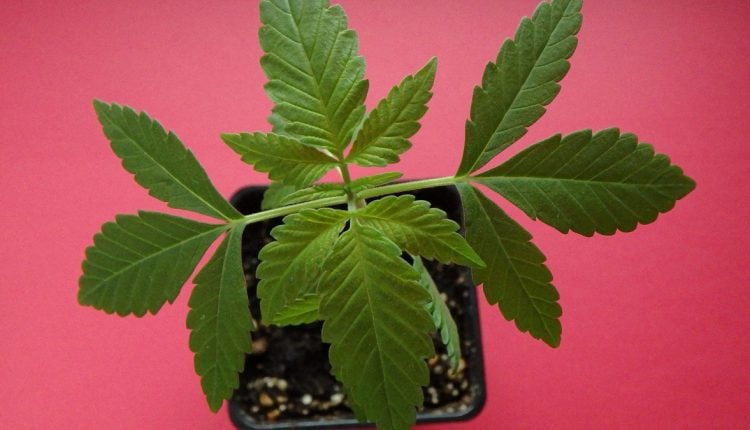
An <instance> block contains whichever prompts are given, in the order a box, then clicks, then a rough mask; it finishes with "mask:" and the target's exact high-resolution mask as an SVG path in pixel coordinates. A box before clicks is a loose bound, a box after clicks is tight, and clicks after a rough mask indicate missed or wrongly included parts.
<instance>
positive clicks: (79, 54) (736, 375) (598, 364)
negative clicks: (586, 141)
mask: <svg viewBox="0 0 750 430" xmlns="http://www.w3.org/2000/svg"><path fill="white" fill-rule="evenodd" d="M341 3H342V4H343V5H344V7H345V8H346V10H347V13H348V15H349V17H350V21H351V24H352V26H353V27H354V28H355V29H357V30H358V33H359V36H360V40H361V53H362V54H363V55H364V56H365V58H366V60H367V65H368V69H367V70H368V77H369V78H370V80H371V92H370V97H369V99H368V103H370V105H372V104H373V102H374V101H376V100H377V99H378V98H380V97H381V96H383V95H384V94H385V93H386V92H387V90H388V88H390V86H391V85H393V84H395V83H397V82H398V81H399V80H400V79H401V78H402V77H403V76H405V75H406V74H409V73H412V72H414V71H416V70H417V69H418V68H419V67H420V66H422V65H423V64H424V63H425V62H426V61H427V60H428V59H429V58H430V57H431V56H433V55H436V56H438V58H439V61H440V63H439V68H438V77H437V81H436V85H435V97H434V98H433V100H432V102H431V103H430V111H429V113H428V114H427V116H426V118H425V119H424V121H423V128H422V132H421V133H420V134H419V135H418V137H416V138H415V139H414V149H413V150H412V151H411V152H409V153H408V154H407V155H406V156H404V163H403V165H402V167H403V170H404V171H405V172H407V177H412V178H418V177H426V176H442V175H449V174H452V173H453V172H454V171H455V169H456V167H457V165H458V161H459V158H460V154H461V145H462V142H463V125H464V120H465V118H466V116H467V113H468V109H469V101H470V96H471V90H472V86H473V85H474V84H475V83H476V82H478V80H479V78H480V76H481V73H482V69H483V66H484V64H485V63H486V62H487V61H488V60H489V59H491V58H493V57H494V55H495V53H496V50H497V48H498V46H499V45H500V42H501V41H502V39H503V38H505V37H506V36H510V35H512V33H513V31H514V29H515V27H516V25H517V24H518V21H519V19H520V17H521V16H523V15H528V14H530V13H531V12H532V11H533V9H534V7H535V4H536V1H535V0H492V1H490V0H487V1H480V0H474V1H461V2H447V1H440V2H438V1H428V0H411V1H397V0H387V1H383V0H380V1H377V2H373V1H370V2H364V1H355V0H346V1H342V2H341ZM748 22H750V5H749V4H748V3H747V1H746V0H726V1H721V2H706V1H704V0H679V1H678V0H669V1H667V0H664V1H662V0H660V1H654V0H650V1H645V0H630V1H627V2H623V1H601V0H600V1H592V0H589V1H588V2H587V3H586V4H585V6H584V27H583V30H582V32H581V42H580V45H579V48H578V51H577V53H576V55H575V56H574V57H573V61H572V62H573V67H572V70H571V72H570V74H569V75H568V76H567V77H566V78H565V80H564V83H563V91H562V93H561V94H560V96H559V97H558V98H557V99H556V101H555V102H554V103H553V104H552V105H551V108H550V111H549V113H548V114H547V115H546V116H545V117H544V118H543V119H542V120H541V121H539V123H538V124H537V125H536V126H535V127H533V129H532V131H531V132H530V133H529V134H528V136H527V137H526V138H524V139H523V141H522V142H519V144H518V145H517V148H522V147H524V146H526V145H528V144H530V143H532V142H534V141H535V140H537V139H541V138H543V137H547V136H548V135H550V134H552V133H555V132H558V131H561V132H571V131H574V130H578V129H583V128H594V129H600V128H604V127H609V126H613V125H616V126H619V127H621V128H622V129H623V130H626V131H632V132H635V133H637V134H638V135H639V136H640V137H641V139H642V140H644V141H647V142H651V143H653V144H655V146H656V148H657V150H658V151H659V152H664V153H667V154H669V155H670V156H671V157H672V160H673V161H674V162H676V163H678V164H679V165H681V166H682V167H683V168H684V169H685V170H686V172H687V173H688V174H689V175H691V176H692V177H693V178H695V179H696V181H697V182H698V188H697V189H696V191H695V192H693V193H692V194H691V195H689V196H688V197H687V198H686V199H685V200H683V201H680V202H679V203H678V204H677V207H676V209H675V210H674V211H673V212H671V213H669V214H666V215H663V216H661V217H660V219H659V222H657V223H656V224H653V225H649V226H645V227H640V228H639V229H638V230H637V231H636V232H634V233H632V234H627V235H625V234H618V235H616V236H614V237H596V238H593V239H586V238H582V237H579V236H575V235H569V236H563V235H560V234H558V233H557V232H556V231H554V230H553V229H552V228H550V227H547V226H545V225H543V224H540V223H534V222H531V221H530V220H528V219H527V218H525V217H524V216H523V214H522V213H520V212H519V211H518V210H516V209H509V210H510V212H511V213H512V214H513V215H515V216H516V217H518V219H520V220H521V221H522V222H523V224H524V225H525V226H527V227H528V228H529V229H530V230H531V231H532V233H533V234H534V236H535V242H536V244H537V245H538V246H539V247H540V248H541V249H542V250H543V251H544V252H545V253H546V255H547V257H548V259H549V266H550V268H551V269H552V271H553V273H554V274H555V285H556V286H557V287H558V289H559V290H560V293H561V295H562V299H561V303H562V305H563V308H564V312H565V313H564V316H563V320H562V321H563V326H564V332H563V342H562V346H561V347H560V348H559V349H557V350H553V349H550V348H548V347H546V346H545V345H543V344H542V343H540V342H537V341H534V340H532V339H531V338H530V337H528V336H527V335H522V334H519V333H518V332H517V331H516V329H515V327H514V326H513V325H512V324H510V323H507V322H505V321H504V320H503V319H502V318H501V317H500V315H499V312H498V311H497V310H496V309H494V308H491V307H489V306H483V307H482V309H481V311H482V313H481V317H482V322H483V330H484V340H485V348H486V363H487V379H488V382H489V384H490V385H489V388H488V391H489V397H488V402H487V405H486V407H485V409H484V411H483V412H482V413H481V415H480V416H479V417H478V418H477V419H476V420H474V421H472V422H469V423H465V424H449V425H434V426H426V427H427V428H432V429H435V430H437V429H448V428H451V429H485V428H509V429H510V428H545V427H554V428H740V427H745V428H747V427H748V426H750V418H749V417H748V414H749V413H750V411H749V409H750V408H748V406H750V405H749V404H748V400H747V399H748V397H749V396H748V395H749V394H750V393H748V386H749V385H750V378H749V377H748V373H750V372H749V371H748V364H749V363H750V356H749V355H750V337H748V329H750V312H748V311H749V310H750V294H748V273H749V271H748V263H747V256H746V254H745V253H744V252H745V251H746V247H747V241H748V223H747V220H748V219H749V216H748V215H750V211H749V210H748V178H749V177H750V171H749V169H748V160H750V150H749V149H748V148H750V145H748V143H747V141H748V136H749V135H750V127H749V126H748V123H749V121H748V117H750V106H749V105H748V99H750V80H748V78H749V77H750V67H749V66H750V62H749V60H748V58H749V56H750V49H749V48H750V46H749V45H750V44H749V42H748V41H749V40H750V39H749V38H748V37H747V23H748ZM258 26H259V22H258V16H257V5H256V2H240V1H222V2H205V1H184V0H182V1H173V0H170V1H158V2H155V1H145V0H139V1H131V2H115V1H104V2H101V1H89V2H70V1H68V2H50V1H41V0H37V1H5V2H3V6H2V8H0V101H1V102H2V103H0V163H1V164H0V167H1V168H0V184H1V185H2V203H3V205H2V207H3V210H2V212H0V225H1V226H2V228H1V229H0V243H1V244H2V247H1V248H0V261H2V262H3V269H2V270H1V271H0V306H1V309H2V312H0V327H2V350H1V354H0V427H2V428H9V429H10V428H13V429H40V428H62V429H67V428H70V429H82V428H107V429H120V428H122V429H136V428H137V429H162V428H175V429H205V428H230V426H231V424H230V422H229V420H228V417H227V414H226V411H225V410H222V411H221V412H220V413H219V414H216V415H214V414H211V413H210V412H209V410H208V408H207V406H206V404H205V402H204V399H203V396H202V393H201V390H200V386H199V380H198V378H197V377H196V376H195V375H194V373H193V368H192V356H191V353H190V352H189V350H188V347H187V339H188V331H187V330H186V328H185V323H184V320H185V315H186V312H187V305H186V302H187V296H188V294H187V293H188V292H189V290H190V286H189V285H188V286H186V287H185V292H184V293H183V294H182V295H181V297H180V298H179V299H178V300H177V302H176V303H175V304H174V305H173V306H167V307H165V308H164V309H163V310H162V311H161V313H160V314H159V315H158V316H156V317H146V318H143V319H140V320H137V319H136V318H124V319H120V318H117V317H113V316H107V315H105V314H104V313H101V312H98V311H95V310H93V309H91V308H83V307H80V306H79V305H78V304H77V303H76V290H77V279H78V276H79V274H80V262H81V259H82V257H83V250H84V248H85V247H86V246H87V245H88V244H89V243H90V241H91V237H92V235H93V234H94V233H95V232H97V231H98V229H99V226H100V225H101V224H102V223H103V222H105V221H108V220H110V219H112V218H113V216H114V215H115V214H116V213H132V212H134V211H135V210H137V209H139V208H144V209H162V208H163V206H162V205H161V204H160V203H159V202H156V201H154V200H152V199H151V198H150V197H148V196H147V195H146V193H145V192H144V191H143V190H142V189H140V188H139V187H138V186H137V185H136V184H135V183H134V182H133V180H132V178H131V177H130V175H129V174H127V173H125V172H124V171H123V170H122V169H121V168H120V167H119V162H118V160H117V158H116V157H115V156H114V155H113V154H112V153H111V152H110V150H109V148H108V145H107V142H106V140H105V139H104V137H103V135H102V133H101V130H100V127H99V125H98V123H97V121H96V119H95V116H94V113H93V109H92V107H91V100H92V99H93V98H94V97H97V98H102V99H104V100H107V101H117V102H120V103H125V104H130V105H132V106H134V107H136V108H138V109H144V110H147V111H148V112H149V113H151V114H152V115H153V116H154V117H156V118H158V119H159V120H160V121H161V122H162V123H163V124H164V125H165V126H166V127H167V128H170V129H172V130H175V131H176V132H177V133H178V134H179V136H180V137H181V138H182V139H183V141H184V142H186V144H187V145H188V146H190V147H191V148H192V149H193V151H194V152H195V154H196V156H197V157H198V159H199V160H200V161H201V162H202V163H203V164H204V166H205V167H206V169H207V171H208V172H209V174H210V175H211V177H212V178H213V180H214V182H215V184H216V186H217V187H218V188H219V190H220V191H221V192H222V193H223V194H225V195H227V196H228V195H230V194H231V193H232V192H234V191H235V190H236V189H238V188H239V187H241V186H243V185H245V184H249V183H263V182H264V178H263V176H261V175H260V174H256V173H254V172H253V171H252V170H251V169H249V168H248V167H247V166H246V165H244V164H243V163H241V162H239V161H238V160H237V159H236V157H235V156H234V154H233V153H232V152H231V151H230V150H228V149H227V148H225V147H224V146H223V144H222V143H221V142H220V141H219V139H218V135H219V133H220V132H234V131H249V130H268V129H269V126H268V125H267V123H266V117H267V115H268V114H269V109H270V106H271V104H270V102H269V101H268V99H267V98H266V96H265V95H264V93H263V89H262V84H263V82H264V81H265V79H264V77H263V74H262V72H261V69H260V67H259V65H258V60H259V58H260V55H261V52H260V50H259V48H258V42H257V36H256V34H257V30H258ZM517 148H515V149H514V150H517ZM511 152H513V151H511ZM359 173H361V171H359ZM504 206H505V207H508V205H504Z"/></svg>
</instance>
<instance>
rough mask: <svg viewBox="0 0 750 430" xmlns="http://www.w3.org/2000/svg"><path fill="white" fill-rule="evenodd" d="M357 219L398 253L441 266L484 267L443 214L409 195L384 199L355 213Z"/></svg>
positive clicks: (454, 223) (373, 202)
mask: <svg viewBox="0 0 750 430" xmlns="http://www.w3.org/2000/svg"><path fill="white" fill-rule="evenodd" d="M356 217H357V219H359V220H361V222H362V223H365V224H367V225H371V226H373V227H375V228H376V229H378V230H380V231H382V232H383V234H385V235H386V236H387V237H388V238H389V239H390V240H392V241H393V242H395V243H396V244H397V245H398V246H399V247H401V249H404V250H406V251H408V252H409V253H411V254H414V255H420V256H422V257H425V258H427V259H430V260H431V259H437V260H438V261H441V262H443V263H458V264H463V265H466V266H473V267H483V266H484V263H483V262H482V259H481V258H480V257H479V256H478V255H477V253H476V252H475V251H474V250H473V249H471V247H470V246H469V244H468V243H466V240H465V239H464V238H463V236H461V235H460V234H458V229H459V226H458V224H456V222H455V221H453V220H450V219H448V218H446V216H445V212H443V211H441V210H440V209H435V208H431V207H430V204H429V203H428V202H426V201H423V200H414V196H412V195H409V194H407V195H402V196H398V197H396V196H387V197H383V198H381V199H379V200H375V201H372V202H370V203H369V204H368V205H367V206H366V207H365V208H363V209H361V210H359V211H357V212H356Z"/></svg>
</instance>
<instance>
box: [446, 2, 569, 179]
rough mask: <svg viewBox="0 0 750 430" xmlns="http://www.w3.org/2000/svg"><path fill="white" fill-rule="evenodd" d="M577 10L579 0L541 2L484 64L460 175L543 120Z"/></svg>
mask: <svg viewBox="0 0 750 430" xmlns="http://www.w3.org/2000/svg"><path fill="white" fill-rule="evenodd" d="M580 10H581V0H554V1H553V2H552V3H541V4H540V5H539V7H538V8H537V10H536V12H534V15H533V16H532V18H531V19H528V18H524V19H523V20H522V21H521V25H520V26H519V27H518V31H516V36H515V38H514V39H512V40H511V39H508V40H506V41H505V43H503V46H502V48H501V49H500V53H499V54H498V56H497V59H496V60H495V62H494V63H489V64H487V67H486V68H485V70H484V76H483V77H482V86H481V87H476V88H475V89H474V97H473V99H472V101H471V119H470V120H469V121H467V122H466V143H465V146H464V155H463V158H462V159H461V166H460V167H459V169H458V173H457V175H458V176H464V175H468V174H470V173H472V172H474V171H476V170H477V169H479V168H481V167H482V166H484V165H485V164H487V162H489V161H490V160H492V158H493V157H495V155H497V154H498V153H499V152H500V151H502V150H503V149H505V148H507V147H508V146H510V145H511V144H513V143H514V142H516V141H517V140H518V139H520V138H521V137H522V136H523V135H524V134H526V130H527V127H528V126H530V125H531V124H533V123H534V122H536V121H537V120H538V119H539V118H540V117H541V116H542V115H544V112H545V111H546V109H545V108H544V106H546V105H548V104H549V103H550V102H552V100H553V99H554V98H555V96H557V93H559V92H560V85H559V84H558V82H559V81H560V80H561V79H562V78H563V77H564V76H565V74H566V73H568V70H569V69H570V63H569V62H568V59H569V58H570V57H571V56H572V55H573V52H574V51H575V49H576V45H577V44H578V39H577V38H576V34H577V33H578V30H579V29H580V28H581V13H580Z"/></svg>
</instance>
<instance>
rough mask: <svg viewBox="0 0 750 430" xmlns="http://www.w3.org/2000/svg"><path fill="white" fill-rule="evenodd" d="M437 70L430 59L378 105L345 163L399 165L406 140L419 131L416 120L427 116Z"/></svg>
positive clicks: (405, 148) (368, 118)
mask: <svg viewBox="0 0 750 430" xmlns="http://www.w3.org/2000/svg"><path fill="white" fill-rule="evenodd" d="M436 67H437V59H435V58H433V59H432V60H430V61H429V62H428V63H427V64H426V65H425V66H424V67H423V68H422V69H421V70H419V71H418V72H417V73H416V74H414V75H410V76H407V77H406V78H405V79H404V80H403V81H402V82H401V83H400V84H399V85H398V86H396V87H394V88H393V89H391V91H390V92H389V93H388V96H386V97H385V98H384V99H383V100H381V101H380V102H379V103H378V105H377V107H375V109H373V110H372V112H370V114H369V115H367V118H366V119H365V122H364V123H363V124H362V129H361V130H360V131H359V133H358V134H357V138H356V140H355V141H354V144H353V145H352V149H351V151H350V152H349V155H348V156H347V157H346V159H347V161H348V162H350V163H356V164H359V165H361V166H385V165H387V164H389V163H397V162H398V161H399V155H401V154H402V153H404V152H406V151H407V150H408V149H409V148H411V142H409V138H410V137H412V136H413V135H414V134H415V133H416V132H417V131H418V130H419V127H420V125H419V120H420V119H421V118H422V116H423V115H424V114H425V112H427V102H428V101H430V99H431V98H432V91H431V90H432V84H433V83H434V82H435V69H436Z"/></svg>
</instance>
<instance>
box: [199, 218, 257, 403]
mask: <svg viewBox="0 0 750 430" xmlns="http://www.w3.org/2000/svg"><path fill="white" fill-rule="evenodd" d="M194 282H195V288H194V289H193V292H192V294H191V295H190V301H189V302H188V305H189V306H190V312H189V313H188V316H187V327H188V328H189V329H190V330H191V332H190V350H191V351H193V352H194V353H195V372H196V373H197V374H198V375H200V376H201V386H202V387H203V392H204V393H205V394H206V400H207V401H208V405H209V407H210V408H211V410H212V411H214V412H216V411H218V410H219V408H221V404H222V403H223V401H224V399H228V398H229V397H231V396H232V392H233V391H234V389H235V388H237V387H238V386H239V372H241V371H242V369H243V368H244V366H245V354H247V353H249V352H250V331H251V330H253V329H254V327H253V321H252V319H251V318H250V312H249V311H248V299H247V291H246V286H245V273H244V271H243V268H242V228H241V227H235V228H233V229H232V230H230V232H229V234H228V235H227V236H226V238H225V239H224V241H223V242H222V243H221V245H219V247H218V249H217V250H216V252H215V253H214V255H213V257H211V259H210V260H209V261H208V263H206V265H205V266H204V267H203V269H202V270H201V271H200V272H199V273H198V275H197V276H196V277H195V280H194Z"/></svg>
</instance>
